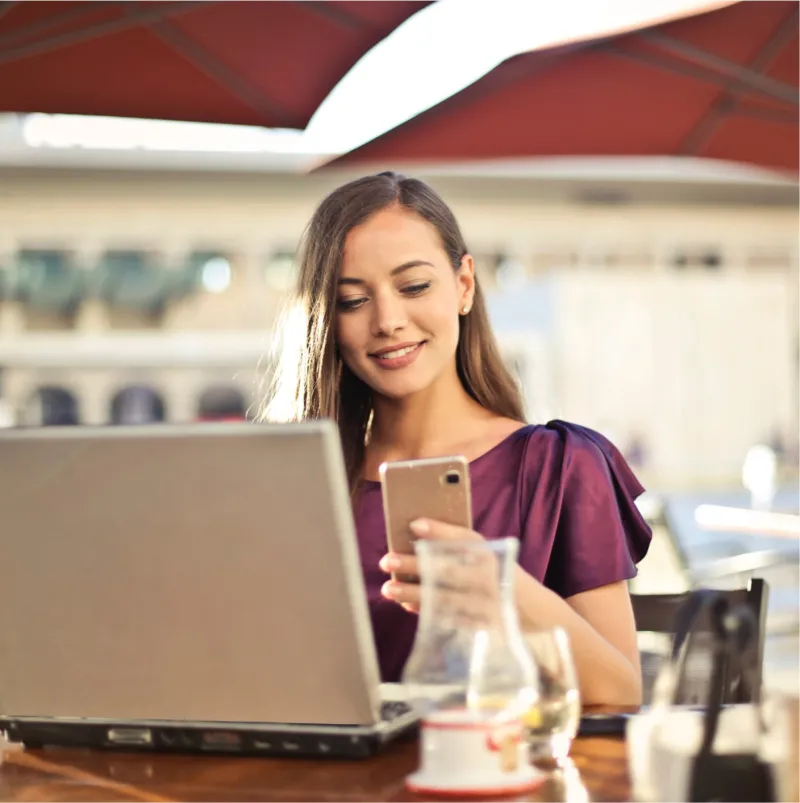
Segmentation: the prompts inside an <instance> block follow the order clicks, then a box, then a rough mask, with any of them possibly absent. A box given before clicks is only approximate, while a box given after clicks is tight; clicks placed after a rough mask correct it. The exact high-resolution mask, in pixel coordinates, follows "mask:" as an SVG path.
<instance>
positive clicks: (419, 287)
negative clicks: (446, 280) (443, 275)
mask: <svg viewBox="0 0 800 803" xmlns="http://www.w3.org/2000/svg"><path fill="white" fill-rule="evenodd" d="M430 286H431V283H430V282H420V283H419V284H410V285H408V287H404V288H403V294H404V295H407V296H418V295H420V293H424V292H425V291H426V290H427V289H428V288H429V287H430Z"/></svg>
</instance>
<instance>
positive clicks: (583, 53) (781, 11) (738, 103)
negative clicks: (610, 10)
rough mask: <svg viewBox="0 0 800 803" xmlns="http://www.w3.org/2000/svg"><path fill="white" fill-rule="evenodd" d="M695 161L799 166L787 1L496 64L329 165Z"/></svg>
mask: <svg viewBox="0 0 800 803" xmlns="http://www.w3.org/2000/svg"><path fill="white" fill-rule="evenodd" d="M533 156H694V157H706V158H715V159H727V160H733V161H741V162H752V163H755V164H758V165H763V166H767V167H774V168H784V169H790V170H794V171H797V169H798V3H797V2H743V3H734V4H732V5H730V6H726V7H724V8H722V9H718V10H715V11H711V12H708V13H705V14H700V15H698V16H693V17H688V18H684V19H681V20H677V21H673V22H669V23H665V24H661V25H656V26H653V27H650V28H644V29H642V30H639V31H635V32H632V33H628V34H624V35H622V36H616V37H611V38H605V39H599V40H594V41H590V42H582V43H580V44H579V45H572V46H567V47H561V48H553V49H550V50H540V51H534V52H530V53H525V54H522V55H519V56H515V57H513V58H510V59H508V60H507V61H505V62H503V63H502V64H501V65H499V66H498V67H496V68H495V69H494V70H492V71H491V72H489V73H487V74H486V75H485V76H484V77H483V78H481V79H480V80H478V81H476V82H475V83H474V84H472V85H471V86H469V87H467V88H466V89H464V90H462V91H461V92H459V93H457V94H455V95H453V96H452V97H450V98H448V99H447V100H445V101H443V102H442V103H440V104H438V105H437V106H435V107H433V108H432V109H429V110H428V111H426V112H423V113H422V114H420V115H418V116H417V117H415V118H413V119H411V120H409V121H407V122H405V123H403V124H402V125H400V126H398V127H397V128H395V129H393V130H392V131H389V132H387V133H386V134H383V135H382V136H380V137H377V138H376V139H374V140H372V141H371V142H368V143H366V144H365V145H362V146H361V147H359V148H357V149H355V150H353V151H351V152H350V153H348V154H345V155H344V156H341V157H339V158H338V159H336V160H334V161H333V162H331V163H329V164H336V165H355V164H365V163H369V164H381V165H384V166H385V165H386V164H387V163H391V164H411V163H414V164H418V165H423V164H424V163H426V162H427V163H430V162H443V161H456V160H458V161H474V160H485V159H509V158H525V157H533Z"/></svg>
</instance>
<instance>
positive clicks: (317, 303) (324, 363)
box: [260, 173, 525, 491]
mask: <svg viewBox="0 0 800 803" xmlns="http://www.w3.org/2000/svg"><path fill="white" fill-rule="evenodd" d="M395 204H396V205H399V206H402V207H405V208H406V209H410V210H412V211H414V212H416V213H417V214H418V215H419V216H420V217H422V218H424V219H425V220H427V221H428V222H429V223H431V224H432V225H433V226H435V228H436V230H437V231H438V232H439V236H440V237H441V240H442V245H443V247H444V250H445V253H446V254H447V256H448V258H449V260H450V264H451V265H452V266H453V270H459V268H460V267H461V259H462V257H463V256H464V255H465V254H467V253H468V249H467V245H466V243H465V242H464V237H463V235H462V234H461V230H460V228H459V226H458V223H457V222H456V219H455V216H454V215H453V213H452V211H451V210H450V208H449V207H448V206H447V204H445V202H444V201H443V200H442V199H441V198H440V197H439V195H437V194H436V192H434V191H433V190H432V189H431V188H430V187H429V186H428V185H427V184H425V183H424V182H422V181H420V180H419V179H414V178H406V177H405V176H402V175H399V174H397V173H379V174H378V175H375V176H365V177H364V178H360V179H357V180H355V181H351V182H350V183H348V184H345V185H343V186H342V187H339V188H338V189H337V190H334V191H333V192H332V193H331V194H330V195H328V197H327V198H325V199H324V200H323V201H322V203H321V204H320V205H319V206H318V207H317V210H316V212H314V215H313V217H312V218H311V220H310V222H309V224H308V226H307V227H306V230H305V232H304V234H303V237H302V240H301V243H300V251H299V260H300V271H299V277H298V283H297V289H296V292H295V294H294V298H293V303H292V304H291V305H290V306H289V308H288V309H287V313H286V315H285V318H284V320H283V322H282V324H281V327H280V330H279V335H280V336H281V337H280V339H279V346H280V351H279V353H278V361H277V366H276V370H275V375H274V378H273V382H272V388H271V392H270V395H269V398H268V400H267V403H266V405H265V407H264V410H263V412H262V414H261V416H260V417H261V420H267V421H306V420H309V419H314V418H331V419H333V420H334V421H336V422H337V424H338V426H339V433H340V435H341V439H342V449H343V451H344V458H345V464H346V466H347V477H348V481H349V483H350V489H351V491H355V488H356V487H357V484H358V481H359V479H360V476H361V471H362V468H363V463H364V450H365V445H366V440H367V434H368V427H369V422H370V416H371V414H372V391H371V389H370V388H369V386H368V385H367V384H366V383H364V382H362V381H361V380H360V379H359V378H358V377H356V376H355V374H353V372H352V371H350V369H349V368H348V367H347V366H346V365H345V364H344V362H343V361H342V358H341V356H340V355H339V352H338V349H337V348H336V343H335V342H334V322H335V314H336V289H337V283H338V281H339V275H340V271H341V266H342V256H343V253H344V244H345V238H346V237H347V235H348V234H349V232H350V231H351V230H352V229H353V228H355V227H356V226H358V225H360V224H361V223H363V222H364V221H365V220H367V218H369V217H370V216H371V215H374V214H375V213H376V212H379V211H380V210H382V209H385V208H386V207H389V206H392V205H395ZM459 325H460V333H459V339H458V349H457V351H456V366H457V371H458V376H459V378H460V380H461V383H462V384H463V386H464V389H465V390H466V391H467V393H469V395H470V396H472V398H473V399H475V400H476V401H477V402H478V403H479V404H481V405H482V406H483V407H485V408H486V409H488V410H491V411H492V412H494V413H497V414H498V415H501V416H505V417H507V418H512V419H515V420H517V421H524V420H525V415H524V412H523V405H522V398H521V395H520V391H519V387H518V386H517V384H516V382H515V381H514V380H513V378H512V376H511V374H510V373H509V371H508V370H507V368H506V367H505V365H504V363H503V360H502V358H501V356H500V351H499V349H498V347H497V343H496V342H495V338H494V335H493V334H492V330H491V327H490V325H489V317H488V315H487V313H486V305H485V303H484V299H483V294H482V292H481V288H480V284H479V282H478V278H477V276H476V278H475V293H474V298H473V302H472V308H471V310H470V312H469V315H464V316H459Z"/></svg>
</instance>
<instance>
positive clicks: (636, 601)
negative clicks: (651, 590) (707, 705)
mask: <svg viewBox="0 0 800 803" xmlns="http://www.w3.org/2000/svg"><path fill="white" fill-rule="evenodd" d="M722 593H724V594H725V595H726V596H727V597H728V600H729V602H730V604H731V605H748V606H749V607H750V609H751V610H752V611H753V614H754V615H755V619H756V622H757V626H758V631H757V633H756V642H757V643H756V677H755V678H754V679H753V681H754V685H755V689H752V690H751V689H750V688H749V686H748V684H747V683H745V682H744V680H743V678H741V677H739V676H738V673H733V672H731V673H730V674H729V675H728V674H727V673H726V682H725V685H724V692H723V699H722V702H723V703H747V702H753V701H754V700H757V699H758V698H759V696H760V690H761V679H762V674H763V666H764V639H765V635H766V633H765V631H766V618H767V603H768V601H769V586H768V585H767V583H766V582H765V581H764V580H762V579H760V578H753V579H751V580H750V582H749V583H748V584H747V587H746V588H736V589H731V590H727V591H723V592H722ZM688 597H689V593H688V592H686V593H683V594H632V595H631V602H632V604H633V616H634V619H635V620H636V630H637V632H640V633H641V632H649V633H664V634H667V635H672V636H674V635H675V622H676V614H677V612H678V609H679V608H680V607H681V606H682V605H683V604H684V603H685V602H686V600H687V599H688ZM709 631H710V623H709V621H708V617H707V616H705V615H702V616H701V618H700V619H699V621H698V622H697V625H696V627H695V633H696V634H699V636H702V634H703V633H707V632H709ZM662 660H664V658H663V657H662V656H661V655H656V654H652V653H642V680H643V686H644V689H645V695H644V696H645V700H644V701H645V702H646V703H649V702H650V693H651V691H652V686H653V683H654V681H655V676H656V674H657V673H658V670H659V668H660V665H661V662H662ZM695 674H697V673H695ZM687 678H688V683H687V685H686V687H685V688H684V689H682V690H680V691H679V699H678V700H677V702H679V703H687V704H693V703H697V702H699V701H700V700H699V699H696V698H700V697H702V693H698V692H697V686H698V685H700V684H698V683H693V682H692V681H693V680H698V678H697V677H694V678H693V673H692V667H691V665H689V666H687Z"/></svg>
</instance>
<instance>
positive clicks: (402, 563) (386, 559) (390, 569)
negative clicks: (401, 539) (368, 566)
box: [378, 552, 419, 577]
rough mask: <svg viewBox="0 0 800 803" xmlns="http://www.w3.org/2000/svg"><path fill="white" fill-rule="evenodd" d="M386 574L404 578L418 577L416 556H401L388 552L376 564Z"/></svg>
mask: <svg viewBox="0 0 800 803" xmlns="http://www.w3.org/2000/svg"><path fill="white" fill-rule="evenodd" d="M378 565H379V566H380V567H381V569H382V570H383V571H385V572H386V574H394V575H402V576H405V577H418V576H419V568H418V565H417V556H416V555H401V554H399V553H398V552H390V553H389V554H388V555H384V556H383V557H382V558H381V560H380V563H379V564H378Z"/></svg>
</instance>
